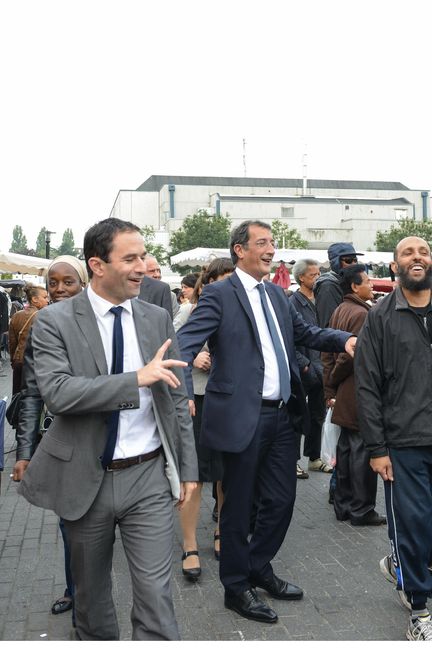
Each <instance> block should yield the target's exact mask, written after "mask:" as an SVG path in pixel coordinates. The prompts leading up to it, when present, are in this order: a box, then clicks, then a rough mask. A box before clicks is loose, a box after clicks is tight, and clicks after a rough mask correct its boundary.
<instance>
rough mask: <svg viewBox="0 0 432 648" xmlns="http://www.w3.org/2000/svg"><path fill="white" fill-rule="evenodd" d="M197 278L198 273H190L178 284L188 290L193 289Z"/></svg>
mask: <svg viewBox="0 0 432 648" xmlns="http://www.w3.org/2000/svg"><path fill="white" fill-rule="evenodd" d="M199 276H200V273H199V272H191V273H190V274H187V275H185V276H184V277H183V279H182V280H181V282H180V283H182V284H183V285H184V286H187V287H188V288H195V284H196V282H197V281H198V277H199Z"/></svg>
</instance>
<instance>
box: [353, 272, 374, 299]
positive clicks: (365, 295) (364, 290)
mask: <svg viewBox="0 0 432 648" xmlns="http://www.w3.org/2000/svg"><path fill="white" fill-rule="evenodd" d="M360 276H361V279H362V282H361V284H355V283H352V284H351V288H352V291H353V293H354V294H356V295H357V297H360V299H363V301H368V300H369V299H373V283H372V281H371V279H369V277H368V275H367V274H366V272H362V273H361V274H360Z"/></svg>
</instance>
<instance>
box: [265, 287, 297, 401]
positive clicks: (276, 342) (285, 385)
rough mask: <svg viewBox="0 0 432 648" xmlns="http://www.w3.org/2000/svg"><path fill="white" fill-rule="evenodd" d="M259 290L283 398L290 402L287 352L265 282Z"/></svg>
mask: <svg viewBox="0 0 432 648" xmlns="http://www.w3.org/2000/svg"><path fill="white" fill-rule="evenodd" d="M257 288H258V292H259V294H260V298H261V305H262V308H263V311H264V316H265V318H266V322H267V326H268V329H269V332H270V336H271V339H272V342H273V348H274V351H275V354H276V360H277V363H278V368H279V383H280V393H281V398H282V400H283V401H284V403H288V401H289V397H290V396H291V381H290V374H289V368H288V365H287V361H286V359H285V353H284V350H283V347H282V343H281V340H280V337H279V333H278V331H277V328H276V324H275V321H274V319H273V316H272V314H271V312H270V308H269V306H268V303H267V299H266V290H265V287H264V284H263V283H259V284H258V285H257Z"/></svg>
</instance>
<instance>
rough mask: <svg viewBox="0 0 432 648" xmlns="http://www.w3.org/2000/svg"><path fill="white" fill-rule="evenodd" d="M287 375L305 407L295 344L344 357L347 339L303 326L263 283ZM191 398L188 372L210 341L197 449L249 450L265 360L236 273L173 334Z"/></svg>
mask: <svg viewBox="0 0 432 648" xmlns="http://www.w3.org/2000/svg"><path fill="white" fill-rule="evenodd" d="M265 286H266V290H267V293H268V295H269V298H270V300H271V303H272V305H273V308H274V310H275V313H276V316H277V319H278V322H279V326H280V329H281V332H282V336H283V339H284V343H285V348H286V352H287V356H288V361H289V365H290V370H291V390H292V394H293V397H294V398H297V400H298V401H299V403H300V402H301V403H302V402H303V390H302V386H301V379H300V372H299V368H298V364H297V359H296V351H295V344H302V345H304V346H310V347H312V348H315V349H319V350H321V351H334V352H340V351H344V348H345V342H346V340H347V339H348V338H349V337H350V334H349V333H344V332H342V331H334V330H333V329H320V328H318V327H316V326H311V325H309V324H307V323H306V322H305V321H304V320H303V319H302V318H301V317H300V315H298V313H297V312H296V310H295V308H294V307H293V306H292V305H291V304H290V302H289V300H287V298H286V296H285V293H284V291H283V290H282V288H280V287H279V286H276V285H275V284H273V283H270V282H266V284H265ZM177 338H178V342H179V346H180V351H181V355H182V358H183V360H184V361H186V362H187V363H188V367H187V368H185V377H186V384H187V388H188V392H189V397H190V398H191V399H193V386H192V375H191V367H192V362H193V360H194V358H195V356H196V355H197V354H198V353H199V351H201V349H202V346H203V344H204V343H205V342H206V341H207V340H208V346H209V350H210V354H211V356H212V366H211V370H210V375H209V380H208V383H207V388H206V395H205V399H204V409H203V418H202V427H201V439H200V441H201V443H202V445H204V446H207V447H209V448H214V449H215V450H222V451H226V452H241V451H242V450H244V449H245V448H247V446H248V445H249V443H250V441H251V439H252V437H253V435H254V433H255V430H256V427H257V424H258V419H259V415H260V409H261V400H262V390H263V382H264V357H263V354H262V349H261V343H260V339H259V335H258V329H257V326H256V322H255V318H254V315H253V312H252V307H251V305H250V302H249V299H248V296H247V294H246V291H245V289H244V288H243V285H242V283H241V281H240V279H239V277H238V276H237V274H236V273H233V274H232V275H231V276H230V277H229V278H228V279H226V280H224V281H218V282H215V283H213V284H211V285H208V286H206V287H205V289H204V290H203V292H202V294H201V296H200V298H199V302H198V305H197V307H196V308H195V310H194V311H193V312H192V314H191V316H190V317H189V319H188V321H187V322H186V324H185V325H184V326H182V327H181V329H180V330H179V331H178V333H177Z"/></svg>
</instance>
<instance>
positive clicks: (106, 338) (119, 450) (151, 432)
mask: <svg viewBox="0 0 432 648" xmlns="http://www.w3.org/2000/svg"><path fill="white" fill-rule="evenodd" d="M87 295H88V298H89V300H90V304H91V307H92V308H93V311H94V314H95V316H96V321H97V325H98V328H99V333H100V336H101V338H102V344H103V347H104V351H105V357H106V361H107V366H108V371H109V372H110V371H111V364H112V347H113V329H114V318H115V316H114V314H113V313H110V308H112V307H113V306H114V304H111V302H109V301H107V300H106V299H103V298H102V297H100V296H99V295H97V294H96V293H95V291H94V290H93V289H92V287H91V284H89V286H88V289H87ZM117 305H118V306H122V307H123V311H122V314H121V324H122V329H123V343H124V353H123V371H124V373H127V372H129V371H137V369H140V368H141V367H143V366H144V362H143V359H142V357H141V352H140V349H139V345H138V338H137V334H136V330H135V321H134V318H133V311H132V304H131V301H130V299H128V300H127V301H125V302H123V303H122V304H116V306H117ZM139 398H140V406H139V408H138V409H132V410H122V411H121V412H120V417H119V427H118V432H117V441H116V446H115V449H114V455H113V459H125V458H128V457H135V456H137V455H140V454H145V453H146V452H151V451H152V450H155V449H156V448H158V447H159V446H160V445H161V441H160V437H159V433H158V431H157V426H156V420H155V417H154V413H153V404H152V396H151V392H150V389H149V388H148V387H140V388H139Z"/></svg>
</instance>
